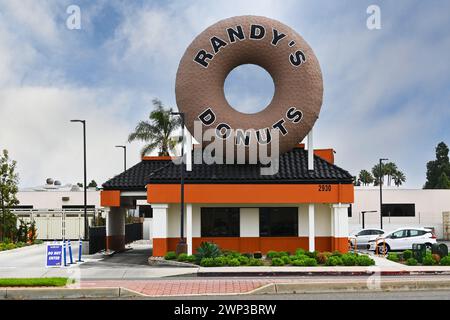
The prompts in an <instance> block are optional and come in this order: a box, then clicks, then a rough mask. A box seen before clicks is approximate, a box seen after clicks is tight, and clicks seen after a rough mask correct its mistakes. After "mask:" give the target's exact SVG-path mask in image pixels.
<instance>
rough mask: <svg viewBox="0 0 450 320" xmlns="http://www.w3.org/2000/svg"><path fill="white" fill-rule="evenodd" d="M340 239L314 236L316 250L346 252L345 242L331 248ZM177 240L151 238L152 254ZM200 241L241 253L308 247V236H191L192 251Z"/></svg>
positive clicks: (173, 246)
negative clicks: (338, 246)
mask: <svg viewBox="0 0 450 320" xmlns="http://www.w3.org/2000/svg"><path fill="white" fill-rule="evenodd" d="M342 239H344V238H342ZM342 239H340V238H339V240H336V238H334V237H316V238H315V246H316V250H318V251H322V252H323V251H332V250H341V249H342V251H343V252H347V251H346V250H347V249H348V243H347V242H346V243H345V246H342V248H340V249H339V248H337V247H335V249H333V244H334V243H340V244H341V245H342V244H343V243H344V241H343V240H342ZM179 240H180V239H179V238H159V239H153V256H155V257H161V256H164V255H165V254H166V253H167V252H168V251H175V250H176V247H177V243H178V241H179ZM346 240H347V239H346ZM202 242H212V243H215V244H217V245H218V246H219V247H220V248H221V249H222V250H233V251H238V252H241V253H254V252H257V251H261V252H262V253H263V254H266V253H267V252H268V251H270V250H275V251H289V252H291V253H295V250H297V249H304V250H308V249H309V248H308V237H194V238H192V247H193V252H194V253H195V252H196V250H197V248H198V247H200V244H201V243H202Z"/></svg>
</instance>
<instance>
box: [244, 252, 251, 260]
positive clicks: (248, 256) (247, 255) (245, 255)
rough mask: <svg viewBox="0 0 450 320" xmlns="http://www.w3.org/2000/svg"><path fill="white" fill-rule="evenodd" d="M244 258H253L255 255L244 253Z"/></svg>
mask: <svg viewBox="0 0 450 320" xmlns="http://www.w3.org/2000/svg"><path fill="white" fill-rule="evenodd" d="M242 256H244V257H247V258H249V259H250V258H253V254H251V253H243V254H242Z"/></svg>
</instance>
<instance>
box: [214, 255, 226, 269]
mask: <svg viewBox="0 0 450 320" xmlns="http://www.w3.org/2000/svg"><path fill="white" fill-rule="evenodd" d="M213 259H214V266H216V267H223V266H225V265H226V264H227V262H228V261H227V258H225V257H224V256H220V257H215V258H213Z"/></svg>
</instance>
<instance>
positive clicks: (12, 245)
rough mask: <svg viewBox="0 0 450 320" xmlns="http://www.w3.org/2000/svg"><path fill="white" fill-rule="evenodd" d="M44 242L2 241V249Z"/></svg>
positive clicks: (0, 247)
mask: <svg viewBox="0 0 450 320" xmlns="http://www.w3.org/2000/svg"><path fill="white" fill-rule="evenodd" d="M41 243H43V241H42V240H35V241H34V242H32V243H31V242H21V241H19V242H16V243H13V242H0V251H6V250H13V249H17V248H22V247H27V246H32V245H33V244H41Z"/></svg>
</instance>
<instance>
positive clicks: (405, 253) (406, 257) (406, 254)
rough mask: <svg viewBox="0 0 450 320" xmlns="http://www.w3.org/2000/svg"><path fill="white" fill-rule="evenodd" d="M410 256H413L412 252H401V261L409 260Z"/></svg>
mask: <svg viewBox="0 0 450 320" xmlns="http://www.w3.org/2000/svg"><path fill="white" fill-rule="evenodd" d="M412 256H413V252H412V250H405V251H403V260H409V259H410V258H412Z"/></svg>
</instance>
